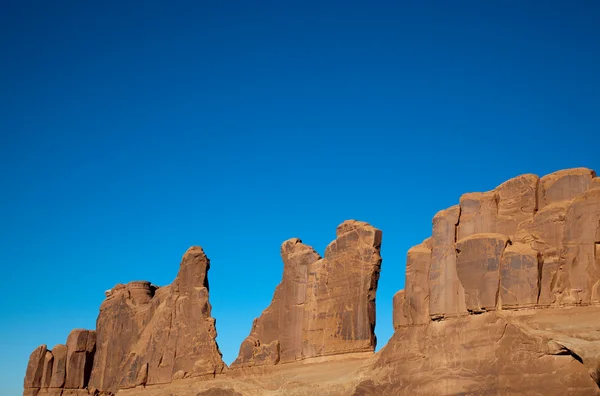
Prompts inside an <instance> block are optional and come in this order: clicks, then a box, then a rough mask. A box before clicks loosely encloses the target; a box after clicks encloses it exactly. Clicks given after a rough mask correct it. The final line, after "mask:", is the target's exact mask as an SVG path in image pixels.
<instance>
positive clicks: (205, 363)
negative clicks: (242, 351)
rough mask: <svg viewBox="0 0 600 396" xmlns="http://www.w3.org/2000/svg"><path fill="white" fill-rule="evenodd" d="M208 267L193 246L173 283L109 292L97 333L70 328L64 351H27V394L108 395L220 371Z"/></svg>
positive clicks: (42, 348) (140, 284)
mask: <svg viewBox="0 0 600 396" xmlns="http://www.w3.org/2000/svg"><path fill="white" fill-rule="evenodd" d="M209 267H210V262H209V260H208V258H207V257H206V255H205V254H204V251H203V250H202V248H200V247H191V248H190V249H188V251H187V252H186V253H185V255H184V256H183V259H182V261H181V265H180V268H179V273H178V274H177V277H176V278H175V281H174V282H173V284H171V285H169V286H166V287H161V288H158V287H156V286H154V285H152V284H150V282H146V281H134V282H130V283H128V284H127V285H123V284H118V285H116V286H115V287H114V288H112V289H111V290H109V291H107V292H106V300H105V301H104V302H103V303H102V305H101V307H100V314H99V316H98V320H97V323H96V331H87V330H73V332H71V334H70V335H69V337H68V339H67V343H66V345H57V346H56V347H54V348H53V349H52V351H48V350H47V349H46V346H45V345H42V346H40V347H38V348H37V349H36V350H35V351H34V352H33V353H32V355H31V357H30V360H29V365H28V368H27V373H26V375H25V382H24V387H25V393H26V394H31V395H33V396H35V395H37V394H38V393H39V394H44V392H46V393H48V394H49V395H51V396H55V395H56V396H59V395H61V394H62V395H63V396H68V395H69V394H88V392H89V393H91V394H93V393H95V392H101V393H103V394H110V393H115V392H117V391H118V390H119V389H125V388H133V387H135V386H146V385H154V384H164V383H170V382H171V381H173V380H174V379H181V378H190V377H202V376H210V377H211V378H212V377H213V376H214V375H215V374H217V373H221V372H222V371H223V370H224V369H225V364H224V363H223V361H222V359H221V353H220V352H219V349H218V346H217V343H216V340H215V339H216V329H215V320H214V319H213V318H212V317H211V315H210V312H211V307H210V304H209V302H208V279H207V273H208V270H209ZM40 389H41V391H40Z"/></svg>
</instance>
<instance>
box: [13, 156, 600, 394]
mask: <svg viewBox="0 0 600 396" xmlns="http://www.w3.org/2000/svg"><path fill="white" fill-rule="evenodd" d="M381 238H382V235H381V231H379V230H377V229H375V228H374V227H372V226H370V225H369V224H367V223H364V222H359V221H354V220H350V221H346V222H344V223H342V224H341V225H340V226H338V228H337V231H336V239H335V240H334V241H333V242H331V243H330V244H329V246H328V247H327V249H326V251H325V254H324V257H320V256H319V255H318V254H317V253H316V252H315V250H314V249H313V248H311V247H310V246H308V245H305V244H304V243H302V241H301V240H300V239H297V238H293V239H289V240H287V241H285V242H284V243H283V245H282V246H281V257H282V259H283V263H284V269H283V277H282V281H281V283H280V284H279V285H278V286H277V288H276V289H275V293H274V295H273V299H272V302H271V304H270V305H269V306H268V307H267V308H266V309H265V310H264V311H263V312H262V314H261V315H260V317H258V318H257V319H255V320H254V322H253V324H252V329H251V332H250V335H249V336H248V337H247V338H246V339H245V340H244V341H243V342H242V344H241V346H240V351H239V356H238V357H237V359H236V361H235V362H234V363H233V364H232V367H233V368H234V369H233V370H227V369H226V367H225V365H224V363H223V362H222V360H221V355H220V352H219V349H218V346H217V344H216V342H215V337H216V329H215V320H214V319H213V318H212V317H211V313H210V312H211V306H210V304H209V302H208V280H207V272H208V269H209V266H210V263H209V260H208V258H207V257H206V255H205V254H204V252H203V250H202V249H201V248H199V247H192V248H190V249H189V250H188V251H187V252H186V253H185V255H184V257H183V259H182V261H181V265H180V268H179V273H178V274H177V277H176V278H175V281H174V282H173V283H172V284H171V285H170V286H166V287H161V288H158V287H156V286H153V285H152V284H150V283H149V282H145V281H135V282H130V283H128V284H126V285H121V284H119V285H117V286H115V287H114V288H113V289H111V290H109V291H108V292H107V293H106V300H105V301H104V302H103V303H102V306H101V307H100V314H99V316H98V320H97V327H96V331H89V330H79V329H78V330H73V331H72V332H71V334H70V335H69V337H68V338H67V342H66V345H57V346H55V347H54V348H53V349H52V350H51V351H49V350H48V349H47V348H46V346H45V345H41V346H40V347H38V348H36V349H35V350H34V351H33V353H32V354H31V356H30V360H29V364H28V366H27V370H26V374H25V379H24V395H27V396H85V395H88V394H92V395H99V394H100V395H109V394H112V393H114V392H117V391H118V392H119V395H120V396H137V395H145V394H157V395H160V394H165V395H181V396H184V395H191V396H197V395H244V396H251V395H265V394H269V395H286V396H287V395H292V396H293V395H306V394H319V395H353V396H360V395H388V394H389V395H461V394H502V395H504V394H532V395H533V394H536V395H537V394H543V395H594V394H600V387H599V385H600V333H599V332H598V323H599V322H598V318H599V317H600V180H599V178H597V177H596V175H595V173H594V172H593V171H591V170H589V169H585V168H576V169H567V170H563V171H559V172H555V173H552V174H550V175H546V176H544V177H542V178H539V177H538V176H535V175H531V174H527V175H522V176H518V177H515V178H513V179H511V180H509V181H507V182H505V183H502V184H501V185H499V186H498V187H497V188H495V189H494V190H492V191H488V192H483V193H467V194H464V195H463V196H462V197H460V200H459V205H456V206H452V207H450V208H448V209H446V210H442V211H440V212H438V213H437V214H436V215H435V216H434V218H433V221H432V235H431V238H427V239H426V240H424V241H423V242H422V243H420V244H419V245H417V246H415V247H413V248H411V249H410V250H409V251H408V254H407V259H406V282H405V288H404V290H400V291H398V292H397V293H396V294H395V295H394V299H393V309H394V311H393V325H394V329H395V332H394V336H393V337H392V338H391V340H390V341H389V343H388V344H387V345H386V346H385V347H384V348H383V349H382V350H381V351H380V352H378V353H373V351H374V349H375V345H376V339H375V335H374V327H375V292H376V290H377V284H378V279H379V273H380V266H381V255H380V247H381ZM367 355H368V356H367ZM315 358H317V359H315Z"/></svg>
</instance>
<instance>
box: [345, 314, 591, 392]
mask: <svg viewBox="0 0 600 396" xmlns="http://www.w3.org/2000/svg"><path fill="white" fill-rule="evenodd" d="M582 309H583V310H595V312H588V313H587V316H588V317H590V318H591V317H593V316H595V315H598V313H600V312H599V311H598V309H597V308H592V307H585V308H582ZM563 310H564V309H563ZM529 312H530V315H528V318H527V319H524V318H523V317H512V315H511V314H510V312H508V313H507V314H503V313H501V311H496V312H488V313H484V314H481V315H469V316H465V317H459V318H452V319H448V320H443V321H438V322H431V323H430V324H429V325H428V326H426V327H423V326H409V327H404V328H399V329H398V330H396V332H395V333H394V336H393V337H392V339H391V340H390V341H389V343H388V344H387V345H386V346H385V347H384V348H383V349H382V350H381V352H380V353H378V354H377V355H375V357H374V358H373V360H372V362H370V363H371V365H372V367H373V368H372V369H371V368H369V369H367V370H366V372H365V373H364V374H363V375H364V377H365V378H363V380H362V382H361V383H360V384H359V385H358V386H357V387H356V390H355V392H354V393H353V395H354V396H359V395H360V396H364V395H373V396H375V395H483V394H485V395H487V394H493V395H497V394H502V395H504V394H527V395H529V394H531V395H595V394H597V392H598V386H597V385H596V383H595V382H594V380H593V378H592V377H591V376H590V372H589V368H588V367H586V365H585V364H582V363H581V362H580V361H578V360H577V359H578V355H577V354H576V353H575V352H572V350H570V349H568V348H567V347H563V346H562V345H563V344H564V343H563V344H560V342H561V341H560V340H561V338H567V339H569V337H568V336H565V335H563V334H561V333H560V332H559V331H557V330H561V327H562V329H564V327H565V324H567V323H568V321H571V320H573V318H572V317H570V314H571V312H569V311H561V312H559V313H558V315H557V314H554V315H549V316H543V315H538V311H537V310H531V311H529ZM557 316H558V317H559V318H560V320H558V321H557V320H556V317H557ZM553 319H554V321H553ZM522 322H525V323H522ZM527 322H529V323H530V324H529V325H527ZM542 325H543V326H544V327H545V331H541V332H537V333H536V332H532V331H531V329H532V327H535V326H538V327H539V326H542ZM567 332H568V331H567ZM596 333H597V332H596ZM570 334H571V338H570V339H572V340H573V344H576V343H577V342H587V343H588V344H593V342H589V341H584V340H583V339H581V338H573V337H572V336H573V335H575V334H574V333H570ZM587 335H591V332H588V333H586V334H585V335H583V334H581V335H580V336H587ZM595 338H596V339H597V338H598V336H597V335H596V336H595ZM583 348H584V349H585V347H583Z"/></svg>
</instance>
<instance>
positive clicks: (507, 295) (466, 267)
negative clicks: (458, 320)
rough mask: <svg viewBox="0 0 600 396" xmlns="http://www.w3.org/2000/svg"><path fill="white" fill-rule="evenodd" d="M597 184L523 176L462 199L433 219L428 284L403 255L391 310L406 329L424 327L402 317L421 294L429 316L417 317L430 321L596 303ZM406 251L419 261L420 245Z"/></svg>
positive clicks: (590, 175)
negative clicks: (401, 283)
mask: <svg viewBox="0 0 600 396" xmlns="http://www.w3.org/2000/svg"><path fill="white" fill-rule="evenodd" d="M596 179H597V178H595V173H594V172H593V171H592V170H589V169H585V168H576V169H567V170H562V171H559V172H555V173H552V174H550V175H547V176H544V177H542V178H541V179H540V178H538V177H537V176H535V175H522V176H518V177H515V178H514V179H511V180H509V181H507V182H505V183H503V184H501V185H500V186H498V187H497V188H496V189H494V190H493V191H488V192H485V193H468V194H464V195H463V196H462V197H461V198H460V205H459V206H453V207H451V208H449V209H446V210H443V211H440V212H439V213H438V214H437V215H436V216H435V217H434V219H433V231H432V237H431V240H430V241H428V242H427V243H428V246H431V256H430V260H431V262H430V265H429V275H428V279H429V281H428V282H425V281H424V280H422V275H421V273H422V272H417V274H416V275H415V274H414V270H413V269H412V268H413V264H412V262H413V261H414V259H411V257H410V251H409V259H408V260H407V274H406V276H407V280H406V285H407V286H406V290H405V292H404V294H403V296H404V297H402V300H403V301H402V304H404V306H402V307H399V306H398V305H399V304H400V297H398V298H397V299H396V302H395V304H394V306H395V309H397V310H399V311H402V316H404V317H406V320H407V321H406V324H407V325H410V324H419V323H426V322H427V321H423V320H420V321H414V320H412V319H411V320H409V319H408V316H411V317H412V316H415V315H416V314H415V313H414V312H412V313H411V312H409V309H412V310H413V311H414V301H423V300H424V297H423V295H428V299H429V312H427V309H424V308H423V309H420V310H418V312H419V314H421V315H426V314H428V315H429V316H430V317H431V318H432V319H434V320H436V319H440V318H444V317H446V318H447V317H453V316H460V315H465V314H467V313H468V312H472V313H479V312H487V311H493V310H495V309H498V308H503V309H517V308H526V307H533V306H548V305H553V306H563V305H577V304H590V303H592V302H595V301H599V302H600V294H599V293H600V267H599V266H598V255H597V254H596V249H598V243H597V242H598V240H600V238H598V237H597V236H596V233H597V232H598V233H600V231H597V230H599V229H600V228H599V227H600V226H599V221H600V190H599V189H598V188H597V187H600V184H598V183H597V182H596ZM413 249H416V250H418V251H420V252H421V258H420V260H421V261H422V262H426V260H427V252H426V250H424V247H423V246H422V245H419V246H417V247H415V248H413ZM413 249H411V250H413ZM425 271H426V270H425ZM415 284H418V285H419V286H418V290H419V291H418V292H416V291H415V286H414V285H415ZM423 290H428V291H429V293H428V294H427V293H426V292H425V293H424V292H423ZM409 301H413V303H408V302H409ZM411 304H413V308H410V306H411ZM407 315H408V316H407ZM395 316H397V315H395ZM401 322H402V320H398V321H397V323H401Z"/></svg>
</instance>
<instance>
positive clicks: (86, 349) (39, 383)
mask: <svg viewBox="0 0 600 396" xmlns="http://www.w3.org/2000/svg"><path fill="white" fill-rule="evenodd" d="M95 351H96V332H95V331H91V330H82V329H75V330H73V331H72V332H71V334H69V337H68V338H67V345H57V346H55V347H54V348H53V349H52V350H51V351H49V350H48V349H47V347H46V345H40V346H39V347H37V348H36V349H35V350H34V351H33V352H32V354H31V356H30V357H29V364H28V365H27V372H26V374H25V381H24V384H23V385H24V388H25V392H24V394H25V395H32V396H36V395H40V396H41V395H49V396H60V395H66V394H67V393H77V392H79V390H83V391H84V393H85V394H87V391H85V389H87V386H88V383H89V380H90V374H91V369H92V361H93V359H94V353H95Z"/></svg>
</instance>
